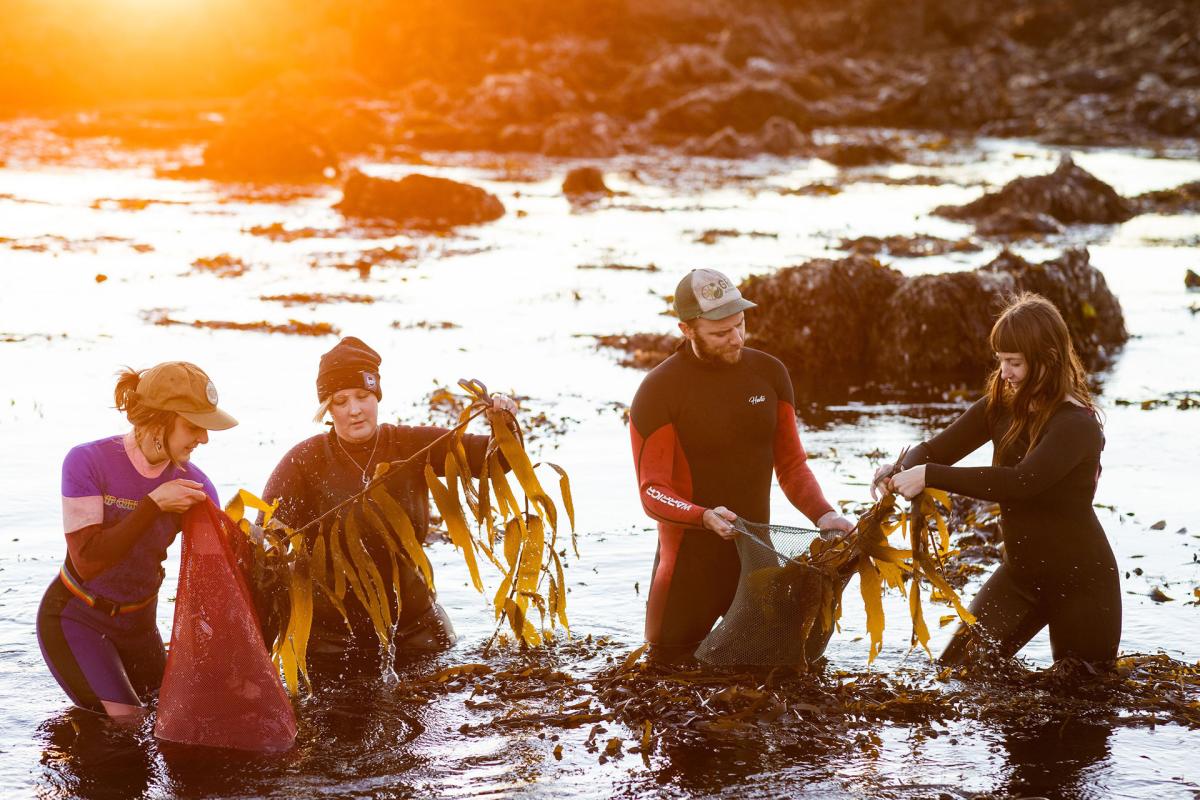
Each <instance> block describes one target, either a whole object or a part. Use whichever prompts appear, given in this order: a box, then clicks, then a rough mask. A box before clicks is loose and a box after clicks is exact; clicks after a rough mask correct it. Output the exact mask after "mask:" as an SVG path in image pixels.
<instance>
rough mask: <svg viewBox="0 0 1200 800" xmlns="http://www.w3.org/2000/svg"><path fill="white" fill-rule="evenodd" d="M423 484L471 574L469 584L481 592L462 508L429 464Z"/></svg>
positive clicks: (469, 532)
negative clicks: (426, 487) (431, 496)
mask: <svg viewBox="0 0 1200 800" xmlns="http://www.w3.org/2000/svg"><path fill="white" fill-rule="evenodd" d="M425 483H426V485H427V486H428V487H429V493H430V494H431V495H433V502H434V504H435V505H436V506H437V508H438V512H439V513H440V514H441V515H442V520H443V521H445V523H446V530H447V531H449V533H450V541H451V542H452V543H453V544H454V546H455V547H457V548H458V549H460V550H462V552H463V558H464V559H465V560H466V562H467V570H468V571H469V572H470V573H471V582H472V583H473V584H474V585H475V590H476V591H479V592H482V591H483V581H482V580H481V579H480V577H479V564H478V563H477V562H476V559H475V545H474V543H473V542H472V541H471V531H470V529H469V528H467V522H466V520H465V519H463V511H462V507H461V506H459V505H458V503H457V502H455V501H454V499H453V497H452V495H451V494H450V491H449V490H448V489H447V488H446V487H445V486H444V485H443V484H442V482H441V481H440V480H438V476H437V473H435V472H434V471H433V467H432V466H430V465H429V464H426V465H425Z"/></svg>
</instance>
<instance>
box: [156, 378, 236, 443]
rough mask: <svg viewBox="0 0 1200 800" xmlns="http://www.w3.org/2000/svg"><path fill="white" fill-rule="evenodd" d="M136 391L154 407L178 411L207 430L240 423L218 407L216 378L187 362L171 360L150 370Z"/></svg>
mask: <svg viewBox="0 0 1200 800" xmlns="http://www.w3.org/2000/svg"><path fill="white" fill-rule="evenodd" d="M136 394H137V398H138V400H140V401H141V402H143V403H145V404H146V405H148V406H149V407H150V408H156V409H158V410H160V411H174V412H175V413H176V414H178V415H179V416H181V417H183V418H184V419H186V420H187V421H188V422H190V423H192V424H193V425H198V426H200V427H201V428H204V429H205V430H210V431H224V430H228V429H229V428H232V427H233V426H234V425H237V424H238V423H237V420H236V419H234V418H233V417H231V416H229V415H228V414H226V413H225V412H224V411H222V410H221V409H219V408H217V387H216V386H214V385H213V382H212V379H211V378H209V377H208V375H207V374H206V373H205V372H204V370H202V369H200V368H199V367H197V366H196V365H195V364H189V363H188V362H186V361H167V362H165V363H162V364H159V365H157V366H154V367H151V368H150V369H148V370H146V371H145V372H143V373H142V377H141V380H139V381H138V386H137V392H136Z"/></svg>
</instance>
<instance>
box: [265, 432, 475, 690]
mask: <svg viewBox="0 0 1200 800" xmlns="http://www.w3.org/2000/svg"><path fill="white" fill-rule="evenodd" d="M446 432H447V431H446V429H445V428H434V427H410V426H407V425H389V424H382V425H380V426H379V428H378V432H377V435H378V437H379V440H378V443H377V446H376V442H375V440H374V439H371V440H369V441H366V442H360V443H350V442H345V441H339V440H338V439H337V438H336V437H337V434H336V433H334V431H333V430H330V431H329V432H328V433H324V434H321V435H318V436H313V437H312V438H310V439H305V440H304V441H303V442H300V444H298V445H296V446H295V447H293V448H292V449H291V450H289V451H288V453H287V455H285V456H284V457H283V459H282V460H281V461H280V462H279V464H278V466H276V467H275V470H274V472H272V473H271V477H270V478H269V479H268V480H267V485H266V488H265V489H263V498H264V499H265V500H267V502H274V501H275V500H279V508H278V510H277V511H276V514H275V515H276V517H277V518H278V519H279V520H280V521H282V522H283V523H285V524H286V525H289V526H292V527H297V528H298V527H300V526H302V525H305V524H307V523H308V522H310V521H312V520H314V519H316V518H317V517H318V516H320V515H321V514H323V513H325V512H326V511H328V510H329V509H331V508H333V507H334V506H336V505H337V504H338V503H341V502H342V501H343V500H345V499H346V498H348V497H351V496H353V495H355V494H357V493H358V492H360V491H362V488H363V473H364V471H365V472H366V473H367V475H373V474H374V471H375V465H376V464H379V463H380V462H383V461H402V460H404V459H407V458H409V457H410V456H412V455H413V454H414V453H417V452H419V451H420V450H421V449H422V448H424V447H426V446H428V445H429V444H430V443H431V442H433V441H434V440H436V439H437V438H439V437H440V436H442V435H444V434H445V433H446ZM449 441H450V440H449V439H446V440H444V441H442V442H439V443H438V444H437V445H435V446H434V447H433V448H432V449H431V450H430V451H429V453H428V454H427V455H423V456H421V457H419V458H415V459H413V460H412V462H410V463H409V464H406V465H405V466H403V467H399V468H393V470H392V472H390V473H389V477H388V479H387V481H386V482H385V483H384V484H383V485H384V486H385V487H386V488H387V491H388V493H389V494H391V495H392V496H393V497H394V498H395V499H396V501H397V502H398V503H399V504H400V505H401V506H402V507H403V508H404V511H405V513H407V514H408V518H409V519H410V520H411V521H412V524H413V528H414V529H415V530H416V534H417V539H418V541H422V542H423V541H425V537H426V534H427V533H428V530H429V491H428V488H427V487H426V484H425V474H424V473H425V464H426V459H428V462H429V463H430V464H432V465H433V468H434V471H435V472H436V473H437V474H438V475H439V476H440V475H442V474H443V472H444V469H445V463H446V452H447V446H448V444H449ZM487 443H488V437H487V436H474V435H467V436H465V437H463V445H464V447H465V449H466V451H467V458H468V460H469V461H470V464H471V471H472V473H473V474H475V475H478V474H479V470H480V467H481V466H482V464H483V458H484V454H485V451H486V450H487ZM372 451H374V454H373V455H372ZM360 521H361V517H360ZM319 533H320V531H319V530H318V529H317V527H316V526H314V527H312V528H310V529H308V530H307V531H305V539H306V541H307V544H308V546H309V548H310V550H311V547H312V544H313V541H314V540H315V539H316V537H317V535H318V534H319ZM363 544H364V545H365V546H366V548H367V551H368V553H370V555H371V557H372V558H373V560H374V561H375V563H376V564H377V565H386V568H385V569H384V576H385V578H384V581H383V584H384V589H385V591H386V592H387V597H388V602H389V603H392V604H393V608H394V607H395V605H394V603H395V591H394V588H393V586H392V582H391V580H390V573H391V566H390V558H389V556H388V551H387V549H386V546H385V544H384V543H383V542H382V541H380V540H379V538H378V537H377V536H374V535H371V534H370V533H369V531H367V530H364V537H363ZM399 569H400V576H399V577H400V581H399V582H400V617H399V621H398V622H397V623H396V632H395V635H394V643H395V645H396V646H397V648H398V650H399V651H404V650H405V649H407V648H406V647H405V640H406V639H408V638H409V637H412V636H414V635H416V634H417V633H418V632H419V631H418V630H417V629H419V628H421V627H422V625H424V624H426V622H428V617H429V614H430V612H431V611H435V610H437V609H434V596H433V593H432V592H431V591H430V590H429V589H428V588H426V586H425V583H424V581H422V580H421V577H420V576H419V575H418V574H417V572H416V570H414V569H413V567H412V566H411V565H410V564H409V563H408V561H407V560H404V559H401V560H400V561H399ZM313 600H314V608H313V629H312V638H311V643H310V656H312V657H313V658H312V660H310V671H312V668H313V665H314V664H315V665H316V666H317V668H318V669H320V668H321V666H322V662H323V661H326V660H327V661H330V662H332V663H331V664H330V669H339V668H340V667H341V666H342V662H345V661H346V660H347V659H348V660H349V662H350V665H351V666H358V667H371V666H373V665H377V664H378V661H379V658H378V653H379V640H378V638H377V637H376V635H375V629H374V626H373V625H372V624H371V620H370V617H369V616H368V615H367V612H366V610H365V609H364V608H363V607H362V606H361V605H360V604H358V603H357V602H347V603H346V604H345V605H346V612H347V614H348V615H349V617H350V627H351V630H350V631H347V630H346V624H345V621H344V620H343V619H342V615H341V612H339V611H338V610H337V609H336V608H335V607H334V606H333V605H332V604H331V603H330V602H329V600H328V599H327V598H326V597H325V595H324V594H323V593H321V592H317V593H316V594H315V595H314V598H313ZM437 611H439V613H440V610H437ZM435 622H436V621H433V622H430V623H429V624H433V623H435ZM448 635H449V636H451V637H452V636H453V633H452V632H450V633H449V634H448ZM322 656H334V657H335V658H327V659H323V658H322Z"/></svg>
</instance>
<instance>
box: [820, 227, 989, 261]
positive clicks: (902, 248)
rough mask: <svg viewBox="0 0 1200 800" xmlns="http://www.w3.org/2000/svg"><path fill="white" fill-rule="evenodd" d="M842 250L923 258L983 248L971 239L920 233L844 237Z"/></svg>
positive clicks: (869, 254)
mask: <svg viewBox="0 0 1200 800" xmlns="http://www.w3.org/2000/svg"><path fill="white" fill-rule="evenodd" d="M838 248H839V249H841V250H849V251H850V252H852V253H857V254H858V255H864V256H874V255H879V254H881V253H882V254H885V255H890V256H895V257H898V258H923V257H925V256H942V255H945V254H947V253H978V252H979V251H980V250H981V249H982V248H981V247H980V246H979V245H978V244H976V243H975V242H973V241H971V240H970V239H959V240H958V241H951V240H950V239H942V238H941V237H938V236H928V235H926V234H923V233H919V234H917V235H915V236H885V237H882V238H881V237H878V236H859V237H858V238H857V239H842V241H841V243H840V244H839V245H838Z"/></svg>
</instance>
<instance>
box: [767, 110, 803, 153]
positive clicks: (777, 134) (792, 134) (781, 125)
mask: <svg viewBox="0 0 1200 800" xmlns="http://www.w3.org/2000/svg"><path fill="white" fill-rule="evenodd" d="M757 144H758V149H759V150H760V151H762V152H764V153H770V154H771V155H776V156H791V155H796V154H797V153H802V152H804V150H805V149H807V147H808V137H806V136H805V135H804V134H803V133H802V132H801V130H800V128H799V127H797V125H796V123H794V122H792V121H791V120H790V119H784V118H783V117H771V118H770V119H768V120H767V121H766V122H764V123H763V126H762V128H761V129H760V130H759V132H758V136H757Z"/></svg>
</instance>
